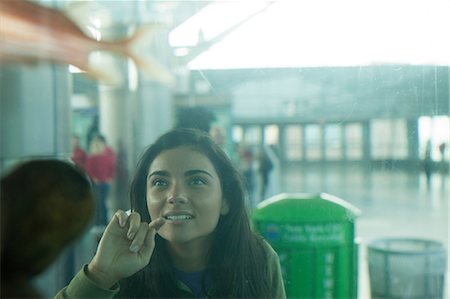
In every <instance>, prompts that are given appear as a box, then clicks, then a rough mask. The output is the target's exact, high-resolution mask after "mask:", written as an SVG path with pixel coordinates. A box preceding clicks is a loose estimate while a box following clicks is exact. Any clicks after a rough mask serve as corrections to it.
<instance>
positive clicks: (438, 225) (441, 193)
mask: <svg viewBox="0 0 450 299" xmlns="http://www.w3.org/2000/svg"><path fill="white" fill-rule="evenodd" d="M449 178H450V176H449V175H448V174H434V175H433V176H432V178H431V183H430V185H429V186H428V187H427V184H426V180H425V176H424V175H423V174H422V173H417V172H406V171H400V170H382V169H378V170H371V171H367V170H365V169H361V168H358V167H355V166H353V167H348V166H347V167H345V166H329V167H325V166H318V167H317V166H315V167H312V166H310V167H305V166H303V167H299V166H295V167H292V166H291V167H290V168H288V169H283V170H280V169H279V168H278V169H275V171H274V173H273V174H272V177H271V179H272V181H271V184H270V188H269V193H270V194H269V195H273V194H276V193H279V192H326V193H329V194H332V195H334V196H337V197H340V198H342V199H344V200H346V201H348V202H349V203H351V204H352V205H354V206H356V207H357V208H359V209H360V210H361V215H360V216H359V217H358V219H357V222H356V235H357V237H358V238H359V241H360V258H359V261H360V263H359V292H358V293H359V296H358V297H359V298H364V299H367V298H370V282H369V277H368V266H367V254H366V252H367V245H368V244H370V242H372V241H374V240H377V239H381V238H386V237H394V238H402V237H410V238H418V239H432V240H436V241H438V242H441V243H443V244H444V245H445V247H446V248H448V247H449V246H448V244H449V243H448V241H449V229H448V227H449V222H448V221H449V217H448V216H449V205H448V202H449ZM448 260H449V259H448V250H447V261H448ZM448 282H449V275H448V271H447V277H446V283H445V284H446V285H447V287H446V290H445V297H444V298H447V294H448Z"/></svg>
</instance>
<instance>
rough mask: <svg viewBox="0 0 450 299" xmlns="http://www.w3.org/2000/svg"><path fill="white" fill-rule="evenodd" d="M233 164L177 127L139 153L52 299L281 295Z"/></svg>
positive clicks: (200, 136) (203, 138) (273, 261)
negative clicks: (82, 257)
mask: <svg viewBox="0 0 450 299" xmlns="http://www.w3.org/2000/svg"><path fill="white" fill-rule="evenodd" d="M245 196H246V194H245V190H244V187H243V183H242V180H241V177H240V175H239V172H238V171H237V170H236V169H235V168H234V166H233V165H232V163H231V161H230V160H229V158H228V157H227V155H226V154H225V153H224V152H223V151H222V150H221V149H220V147H219V146H217V145H216V144H215V143H214V142H213V141H212V139H211V138H210V137H209V136H208V135H207V134H205V133H201V132H199V131H195V130H190V129H176V130H173V131H170V132H168V133H166V134H164V135H163V136H161V137H160V138H159V139H158V140H157V141H156V142H155V143H154V144H153V145H152V146H151V147H149V148H148V149H147V150H146V151H145V153H144V155H143V156H142V158H141V160H140V162H139V164H138V167H137V172H136V175H135V177H134V180H133V182H132V185H131V206H132V212H131V213H130V215H127V213H125V212H123V211H118V212H117V213H116V214H115V215H114V217H113V219H112V220H111V221H110V223H109V225H108V226H107V228H106V230H105V232H104V234H103V237H102V239H101V241H100V243H99V247H98V250H97V252H96V254H95V256H94V258H93V259H92V261H91V262H90V263H89V265H87V266H85V267H84V268H83V270H82V271H80V272H79V273H78V274H77V276H76V277H75V278H74V279H73V280H72V282H71V283H70V284H69V286H68V287H66V288H64V289H63V290H62V291H61V292H59V294H58V295H57V297H63V298H64V297H65V298H70V297H78V298H81V297H90V298H93V297H114V296H115V297H126V298H136V297H137V298H285V297H286V295H285V291H284V287H283V281H282V276H281V270H280V264H279V260H278V257H277V255H276V253H275V252H274V251H273V249H272V248H271V247H270V246H269V245H268V244H267V243H266V242H265V241H264V240H263V239H262V238H261V237H260V236H258V235H256V234H254V233H253V232H252V231H251V228H250V221H249V217H248V214H247V211H246V209H245V203H244V201H245Z"/></svg>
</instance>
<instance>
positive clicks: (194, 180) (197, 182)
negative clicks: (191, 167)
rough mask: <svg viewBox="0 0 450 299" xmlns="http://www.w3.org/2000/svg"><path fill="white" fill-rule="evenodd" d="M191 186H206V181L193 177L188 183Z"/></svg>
mask: <svg viewBox="0 0 450 299" xmlns="http://www.w3.org/2000/svg"><path fill="white" fill-rule="evenodd" d="M190 183H191V184H192V185H205V184H206V180H205V179H203V178H201V177H194V178H192V179H191V182H190Z"/></svg>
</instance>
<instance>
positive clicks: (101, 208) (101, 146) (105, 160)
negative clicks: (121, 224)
mask: <svg viewBox="0 0 450 299" xmlns="http://www.w3.org/2000/svg"><path fill="white" fill-rule="evenodd" d="M116 156H117V155H116V152H115V151H114V150H113V149H112V148H111V147H110V146H108V145H107V143H106V139H105V137H104V136H103V135H101V134H97V135H95V136H94V138H93V139H92V142H91V145H90V151H89V155H88V158H87V161H86V172H87V173H88V175H89V176H90V177H91V179H92V180H93V181H94V184H95V188H96V191H97V199H98V202H97V213H96V224H97V225H106V224H107V223H108V222H109V219H108V212H107V211H108V208H107V207H108V204H107V202H108V196H109V193H110V189H111V184H112V182H113V181H114V178H115V176H116V163H117V157H116Z"/></svg>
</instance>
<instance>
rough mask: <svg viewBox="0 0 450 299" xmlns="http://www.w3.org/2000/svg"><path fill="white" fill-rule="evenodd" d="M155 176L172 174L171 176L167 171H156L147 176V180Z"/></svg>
mask: <svg viewBox="0 0 450 299" xmlns="http://www.w3.org/2000/svg"><path fill="white" fill-rule="evenodd" d="M153 175H160V176H169V175H170V174H169V172H168V171H166V170H156V171H153V172H152V173H150V174H149V175H148V176H147V178H150V177H151V176H153Z"/></svg>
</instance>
